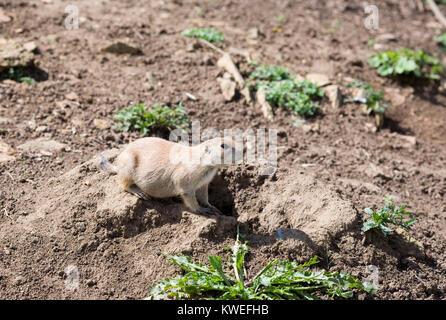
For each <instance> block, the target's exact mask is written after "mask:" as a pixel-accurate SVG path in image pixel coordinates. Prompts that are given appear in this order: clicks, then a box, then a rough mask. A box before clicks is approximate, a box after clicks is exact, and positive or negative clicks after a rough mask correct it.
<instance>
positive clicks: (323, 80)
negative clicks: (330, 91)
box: [305, 73, 331, 87]
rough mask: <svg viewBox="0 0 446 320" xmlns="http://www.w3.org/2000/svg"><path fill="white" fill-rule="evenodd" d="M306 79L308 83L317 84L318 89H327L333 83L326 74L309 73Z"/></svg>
mask: <svg viewBox="0 0 446 320" xmlns="http://www.w3.org/2000/svg"><path fill="white" fill-rule="evenodd" d="M305 78H306V79H307V81H310V82H313V83H315V84H316V85H317V86H318V87H325V86H326V85H329V84H330V83H331V81H330V79H329V78H328V77H327V76H326V75H325V74H319V73H309V74H307V76H306V77H305Z"/></svg>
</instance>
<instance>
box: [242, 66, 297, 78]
mask: <svg viewBox="0 0 446 320" xmlns="http://www.w3.org/2000/svg"><path fill="white" fill-rule="evenodd" d="M290 77H291V75H290V73H289V72H288V70H286V69H284V68H282V67H278V66H267V65H264V64H262V65H261V66H258V67H257V68H256V69H255V70H254V71H253V72H252V73H251V74H250V75H249V78H250V79H256V80H266V81H280V80H288V79H290Z"/></svg>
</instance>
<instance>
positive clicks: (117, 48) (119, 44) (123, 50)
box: [102, 40, 142, 55]
mask: <svg viewBox="0 0 446 320" xmlns="http://www.w3.org/2000/svg"><path fill="white" fill-rule="evenodd" d="M102 51H103V52H108V53H114V54H132V55H137V54H141V53H142V51H141V49H140V48H138V47H137V46H136V45H134V44H131V43H130V42H129V41H127V40H124V41H116V42H115V43H113V44H111V45H109V46H108V47H105V48H103V49H102Z"/></svg>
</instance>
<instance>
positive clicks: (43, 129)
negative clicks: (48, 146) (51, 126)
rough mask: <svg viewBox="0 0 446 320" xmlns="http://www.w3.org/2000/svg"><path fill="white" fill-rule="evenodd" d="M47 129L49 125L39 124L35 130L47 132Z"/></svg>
mask: <svg viewBox="0 0 446 320" xmlns="http://www.w3.org/2000/svg"><path fill="white" fill-rule="evenodd" d="M47 130H48V127H47V126H38V127H37V128H36V130H35V131H36V132H45V131H47Z"/></svg>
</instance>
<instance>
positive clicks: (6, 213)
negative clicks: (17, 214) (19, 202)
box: [3, 208, 12, 219]
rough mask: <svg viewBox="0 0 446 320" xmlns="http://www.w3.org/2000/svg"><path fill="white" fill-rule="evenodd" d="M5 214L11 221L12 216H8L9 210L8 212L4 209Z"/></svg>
mask: <svg viewBox="0 0 446 320" xmlns="http://www.w3.org/2000/svg"><path fill="white" fill-rule="evenodd" d="M3 211H4V214H5V216H6V217H8V218H9V219H12V218H11V216H10V215H9V214H8V210H6V208H3Z"/></svg>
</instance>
